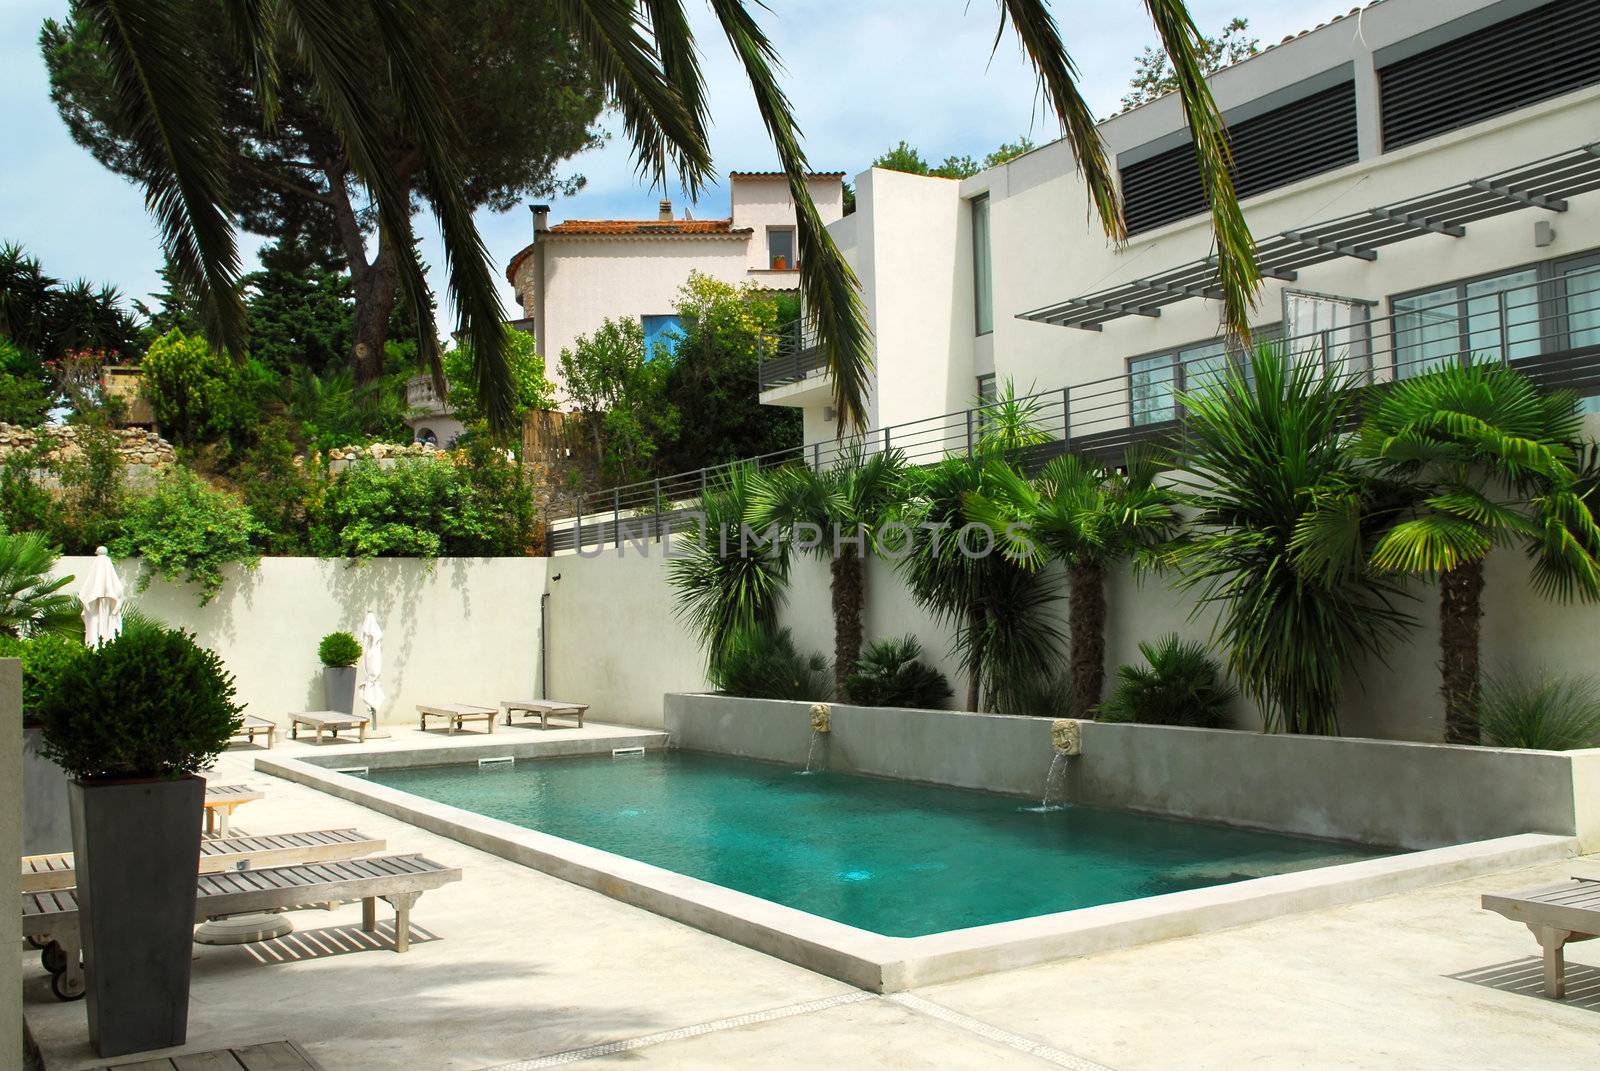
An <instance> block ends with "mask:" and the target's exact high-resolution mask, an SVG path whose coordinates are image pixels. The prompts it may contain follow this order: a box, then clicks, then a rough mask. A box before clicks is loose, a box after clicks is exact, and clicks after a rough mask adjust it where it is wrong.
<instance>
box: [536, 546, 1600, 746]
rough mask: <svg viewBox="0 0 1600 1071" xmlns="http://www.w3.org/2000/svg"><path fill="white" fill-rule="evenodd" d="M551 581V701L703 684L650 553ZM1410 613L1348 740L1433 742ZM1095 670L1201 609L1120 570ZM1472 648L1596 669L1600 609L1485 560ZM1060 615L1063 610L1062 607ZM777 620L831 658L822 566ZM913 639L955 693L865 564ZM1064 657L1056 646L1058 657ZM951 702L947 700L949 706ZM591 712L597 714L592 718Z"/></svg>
mask: <svg viewBox="0 0 1600 1071" xmlns="http://www.w3.org/2000/svg"><path fill="white" fill-rule="evenodd" d="M551 569H552V572H553V573H561V574H562V577H563V578H562V579H561V580H560V581H558V582H555V583H553V584H552V585H551V592H552V595H551V613H550V626H549V627H550V644H551V647H550V663H549V664H550V681H551V694H552V695H560V696H562V697H563V698H570V699H581V700H587V701H589V702H591V703H593V704H594V705H595V710H596V711H597V712H599V711H605V712H606V716H612V717H614V718H616V719H617V720H620V721H624V722H627V723H629V724H637V725H645V726H649V727H652V728H656V727H659V726H660V725H661V724H662V723H661V696H662V694H663V693H665V692H672V691H695V690H699V689H703V688H705V687H706V682H705V677H704V657H703V655H702V654H701V652H700V651H699V650H698V648H697V647H696V645H695V643H694V642H693V640H692V638H691V637H690V636H689V635H688V634H687V633H686V632H685V630H684V629H683V627H682V626H681V625H680V624H679V623H678V622H677V621H676V619H675V618H674V617H673V614H672V607H673V602H672V593H671V589H670V588H669V587H668V585H667V583H666V572H665V563H664V560H663V559H662V558H661V557H660V555H659V547H657V546H655V545H652V556H651V557H649V558H645V557H642V556H641V555H640V554H639V553H638V552H637V550H635V549H633V548H630V549H629V550H628V551H627V553H626V554H625V555H624V556H623V557H621V558H619V557H617V555H616V552H615V549H614V548H613V549H609V550H607V551H606V553H605V554H603V555H602V556H600V557H597V558H586V559H585V558H578V557H577V556H575V555H562V556H560V557H558V558H555V559H552V564H551ZM1416 590H1417V594H1418V600H1417V601H1416V602H1415V603H1413V604H1411V605H1410V610H1411V612H1412V613H1413V614H1414V615H1415V616H1416V618H1417V620H1418V625H1417V627H1416V628H1415V629H1414V630H1413V631H1412V632H1411V633H1410V634H1409V635H1408V636H1407V637H1406V638H1405V639H1404V640H1403V641H1402V642H1400V643H1397V644H1395V645H1393V646H1392V649H1391V650H1390V651H1389V652H1388V654H1387V664H1385V663H1384V661H1381V660H1378V659H1369V660H1367V662H1366V663H1364V664H1362V665H1360V666H1358V667H1356V669H1355V670H1354V671H1353V672H1352V673H1351V674H1350V677H1349V681H1348V684H1347V687H1346V694H1345V701H1344V704H1343V707H1342V710H1341V715H1340V719H1341V726H1342V729H1343V731H1344V733H1345V734H1346V735H1349V736H1365V737H1375V738H1380V739H1399V740H1421V741H1438V740H1440V739H1442V738H1443V714H1442V710H1441V707H1440V701H1439V695H1438V680H1439V673H1438V666H1437V662H1438V609H1437V606H1438V604H1437V596H1436V594H1435V591H1434V589H1433V588H1431V587H1426V586H1423V585H1417V589H1416ZM1107 597H1108V603H1109V613H1108V618H1107V645H1106V647H1107V649H1106V674H1107V683H1108V687H1109V684H1110V681H1111V679H1112V677H1113V675H1114V674H1115V672H1116V668H1117V666H1119V665H1121V664H1122V663H1124V662H1134V661H1138V660H1139V659H1140V655H1139V651H1138V644H1139V641H1141V640H1146V639H1153V638H1155V637H1157V636H1159V635H1161V634H1162V633H1165V632H1173V631H1175V632H1178V633H1180V634H1181V635H1183V636H1186V637H1189V638H1192V639H1196V640H1200V641H1202V642H1204V641H1207V640H1208V639H1209V638H1210V632H1211V625H1212V620H1213V615H1212V613H1211V612H1210V611H1202V612H1201V613H1200V614H1199V615H1196V616H1194V617H1191V615H1190V608H1191V607H1192V606H1193V605H1194V596H1193V595H1191V594H1189V593H1185V592H1182V591H1178V590H1176V589H1175V588H1174V587H1173V586H1172V584H1171V583H1170V582H1168V581H1167V580H1165V579H1164V578H1161V577H1152V578H1147V579H1146V580H1144V582H1143V583H1138V582H1136V581H1135V580H1134V579H1133V577H1132V576H1131V575H1130V574H1129V572H1128V571H1126V570H1122V571H1118V572H1117V573H1116V574H1115V575H1113V577H1112V578H1111V579H1110V581H1109V582H1108V585H1107ZM1484 608H1485V613H1484V619H1483V652H1484V660H1485V666H1486V669H1487V670H1488V671H1490V672H1498V671H1500V670H1503V669H1508V668H1509V669H1518V670H1524V671H1535V670H1537V669H1539V668H1540V667H1548V668H1550V669H1552V670H1555V671H1558V672H1562V673H1587V672H1591V671H1592V670H1593V667H1595V666H1597V665H1600V610H1597V608H1596V607H1594V606H1592V605H1581V604H1580V605H1569V606H1562V605H1558V604H1554V603H1550V602H1547V601H1545V600H1543V599H1540V598H1539V597H1537V596H1536V595H1534V594H1533V593H1532V592H1531V591H1529V590H1528V588H1527V566H1526V562H1525V560H1524V559H1523V558H1522V556H1521V555H1519V554H1516V553H1514V552H1497V553H1496V554H1495V555H1493V556H1491V558H1490V561H1489V567H1488V588H1487V590H1486V592H1485V597H1484ZM1063 610H1065V604H1064V603H1063ZM781 620H782V623H783V624H784V625H785V626H787V627H788V628H789V629H790V630H791V631H792V632H793V634H794V637H795V640H796V643H797V645H798V646H799V647H800V648H801V649H802V650H807V651H812V650H814V651H820V652H822V653H823V654H825V655H827V656H829V657H831V656H832V653H833V617H832V611H831V608H830V603H829V594H828V567H827V564H826V563H825V562H823V561H818V560H811V559H805V560H801V561H798V562H796V563H795V564H794V567H793V572H792V575H791V581H790V585H789V593H788V600H787V603H786V605H785V607H784V609H783V612H782V614H781ZM906 633H913V634H915V635H916V636H918V637H919V638H920V639H921V640H922V643H923V648H924V652H925V655H926V657H927V658H928V660H929V661H930V662H932V663H933V664H935V665H936V666H938V668H939V669H940V670H941V671H943V672H944V673H945V675H946V676H947V677H948V678H949V680H950V683H951V686H952V688H953V689H954V690H955V692H956V696H957V699H959V697H960V696H961V695H962V694H963V692H964V688H965V683H964V680H963V678H962V677H961V674H960V672H959V669H958V668H957V661H956V658H955V656H954V653H953V651H952V647H951V634H950V631H949V630H948V629H947V628H945V627H943V626H942V625H939V624H937V623H935V622H934V621H933V620H931V619H930V618H929V617H928V615H926V614H925V613H923V612H922V611H921V610H919V609H918V608H917V607H916V606H915V605H914V604H913V603H912V601H911V598H910V596H909V595H908V594H907V593H906V590H905V587H904V585H902V584H901V583H900V581H899V579H898V578H897V577H896V576H895V574H894V571H893V570H892V569H891V568H890V567H889V566H888V565H887V564H885V563H883V562H869V563H868V582H867V606H866V635H867V638H868V639H869V640H870V639H877V638H882V637H886V636H899V635H904V634H906ZM1064 659H1065V651H1064V648H1063V660H1064ZM955 702H956V700H952V705H954V704H955ZM597 716H600V715H597ZM1234 724H1235V725H1236V726H1237V727H1240V728H1257V727H1259V725H1260V718H1259V715H1258V714H1257V712H1256V710H1255V708H1254V707H1253V706H1251V705H1250V704H1249V703H1246V702H1244V701H1241V702H1239V703H1238V704H1237V707H1236V710H1235V718H1234Z"/></svg>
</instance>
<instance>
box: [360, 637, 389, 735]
mask: <svg viewBox="0 0 1600 1071" xmlns="http://www.w3.org/2000/svg"><path fill="white" fill-rule="evenodd" d="M356 639H358V640H360V641H361V684H360V686H359V688H358V691H359V692H360V695H361V701H362V702H363V703H365V704H367V707H368V709H369V711H370V712H371V715H372V723H371V724H372V726H373V727H376V726H377V724H378V708H379V707H380V706H382V705H383V682H382V681H380V680H379V679H378V678H379V676H380V675H381V674H382V673H383V629H381V628H379V627H378V615H377V614H375V613H373V612H372V611H371V610H368V611H367V616H366V617H365V618H364V619H363V620H362V622H361V631H360V633H358V634H357V636H356Z"/></svg>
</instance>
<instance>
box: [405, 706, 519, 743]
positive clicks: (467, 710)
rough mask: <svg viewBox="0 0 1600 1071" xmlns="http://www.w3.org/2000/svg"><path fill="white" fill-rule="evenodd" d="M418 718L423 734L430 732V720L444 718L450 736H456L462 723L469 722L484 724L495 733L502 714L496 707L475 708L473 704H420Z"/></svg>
mask: <svg viewBox="0 0 1600 1071" xmlns="http://www.w3.org/2000/svg"><path fill="white" fill-rule="evenodd" d="M417 716H418V717H419V718H420V719H421V723H422V731H423V732H427V731H428V719H429V718H443V719H444V720H445V724H446V725H448V726H449V727H450V735H451V736H454V735H455V734H456V730H457V729H459V728H461V725H462V723H463V722H469V721H481V722H484V723H485V724H486V725H488V727H489V732H491V733H492V732H494V723H495V719H497V718H498V717H499V716H500V712H499V711H498V710H496V709H495V708H494V707H479V706H473V705H472V704H471V703H418V704H417Z"/></svg>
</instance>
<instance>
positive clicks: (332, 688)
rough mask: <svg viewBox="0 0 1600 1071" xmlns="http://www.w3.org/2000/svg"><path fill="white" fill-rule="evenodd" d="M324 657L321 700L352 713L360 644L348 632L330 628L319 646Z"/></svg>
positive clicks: (333, 708)
mask: <svg viewBox="0 0 1600 1071" xmlns="http://www.w3.org/2000/svg"><path fill="white" fill-rule="evenodd" d="M317 657H319V658H321V659H322V701H323V702H324V703H326V704H327V707H326V709H328V710H336V711H338V712H339V713H340V714H350V713H352V712H353V711H354V710H355V708H356V663H357V662H359V661H361V644H360V643H358V642H357V641H356V638H355V637H354V636H352V635H350V633H348V632H330V633H328V634H327V635H326V636H324V637H322V643H321V644H319V645H318V646H317Z"/></svg>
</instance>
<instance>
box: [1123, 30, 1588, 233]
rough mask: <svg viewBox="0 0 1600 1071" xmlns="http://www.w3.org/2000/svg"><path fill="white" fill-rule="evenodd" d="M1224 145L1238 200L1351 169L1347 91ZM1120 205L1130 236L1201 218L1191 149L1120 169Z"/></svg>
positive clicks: (1310, 100) (1316, 96)
mask: <svg viewBox="0 0 1600 1071" xmlns="http://www.w3.org/2000/svg"><path fill="white" fill-rule="evenodd" d="M1596 2H1600V0H1596ZM1228 142H1229V145H1230V146H1231V147H1232V149H1233V181H1234V187H1235V189H1236V190H1237V191H1238V193H1239V196H1240V197H1249V196H1250V195H1251V194H1256V193H1263V192H1265V191H1267V190H1271V189H1276V188H1277V187H1279V186H1287V185H1288V184H1289V183H1291V182H1296V181H1298V180H1300V179H1303V178H1306V177H1308V176H1311V175H1316V174H1319V173H1321V172H1323V171H1331V170H1332V169H1334V168H1336V167H1343V166H1344V165H1345V164H1350V163H1354V162H1355V160H1356V151H1357V150H1356V91H1355V84H1354V83H1353V82H1342V83H1340V84H1339V85H1336V86H1333V87H1331V88H1329V89H1324V90H1322V91H1320V92H1318V93H1313V94H1312V95H1311V96H1309V97H1302V98H1301V99H1300V100H1297V101H1294V102H1293V103H1290V104H1285V105H1283V106H1282V107H1281V108H1274V109H1273V110H1271V111H1269V112H1264V113H1262V114H1261V115H1257V116H1253V117H1251V118H1249V119H1245V120H1242V121H1240V122H1238V123H1232V124H1230V125H1229V128H1228ZM1122 200H1123V212H1124V214H1125V215H1126V217H1127V221H1128V233H1130V234H1137V233H1139V232H1140V231H1146V230H1150V229H1152V228H1154V227H1159V226H1161V225H1163V224H1166V223H1171V222H1172V221H1174V220H1178V219H1183V218H1185V217H1186V216H1193V215H1198V214H1199V213H1202V212H1205V211H1206V195H1205V187H1204V186H1203V185H1202V184H1201V182H1200V169H1199V167H1198V165H1197V164H1196V163H1195V156H1194V146H1193V145H1192V144H1187V143H1186V144H1183V145H1179V146H1177V147H1176V148H1173V149H1168V150H1167V151H1166V152H1163V153H1159V154H1158V155H1156V156H1152V157H1150V158H1149V159H1148V160H1141V161H1139V162H1138V163H1136V164H1128V165H1126V166H1124V167H1123V168H1122Z"/></svg>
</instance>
